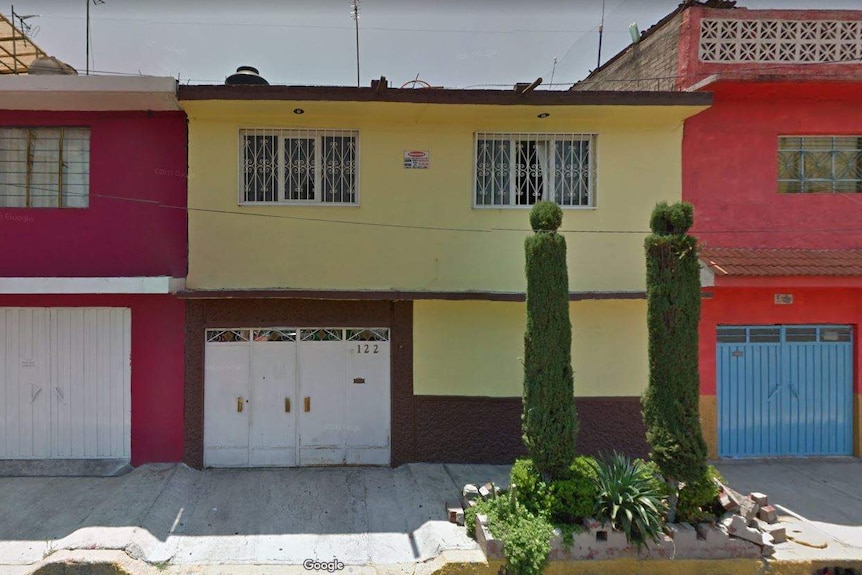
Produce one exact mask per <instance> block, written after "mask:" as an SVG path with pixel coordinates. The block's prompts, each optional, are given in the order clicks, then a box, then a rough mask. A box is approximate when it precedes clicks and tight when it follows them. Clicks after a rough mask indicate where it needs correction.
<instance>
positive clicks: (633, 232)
mask: <svg viewBox="0 0 862 575" xmlns="http://www.w3.org/2000/svg"><path fill="white" fill-rule="evenodd" d="M4 185H6V186H12V187H18V188H26V186H25V185H23V184H4ZM30 189H31V190H39V191H46V192H52V194H51V196H52V197H54V196H55V195H56V193H57V190H55V189H51V188H43V187H36V186H32V185H31V186H30ZM46 195H47V194H46ZM64 195H66V196H75V197H93V198H103V199H110V200H119V201H125V202H131V203H141V204H146V205H150V206H152V207H158V208H164V209H172V210H184V211H186V212H201V213H211V214H224V215H237V216H251V217H259V218H271V219H284V220H291V221H303V222H315V223H327V224H344V225H356V226H366V227H379V228H395V229H411V230H422V231H446V232H469V233H490V232H518V233H529V232H531V231H532V229H530V228H526V227H524V228H508V227H490V228H456V227H447V226H422V225H410V224H391V223H382V222H362V221H355V220H339V219H330V218H311V217H305V216H290V215H285V214H261V213H258V212H247V211H239V210H219V209H214V208H194V207H188V206H176V205H171V204H166V203H164V202H162V201H161V200H151V199H145V198H134V197H128V196H114V195H107V194H94V193H75V192H64ZM834 195H839V196H846V197H848V199H851V200H853V201H855V202H857V203H858V204H859V205H860V206H862V200H859V199H858V198H855V197H853V196H852V195H850V194H847V193H836V194H834ZM22 196H23V194H8V193H0V197H15V198H20V197H22ZM249 207H253V208H257V207H266V208H272V207H309V206H291V205H290V204H267V203H260V204H255V205H253V206H249ZM310 207H322V206H310ZM523 207H524V208H527V207H529V206H523ZM4 209H12V210H17V209H21V208H20V207H0V210H4ZM31 209H40V208H31ZM66 209H70V210H74V209H79V208H66ZM480 209H481V210H485V209H487V210H490V211H493V210H494V208H480ZM800 232H805V233H836V232H862V227H859V228H823V229H808V228H806V229H804V230H800V229H786V230H782V229H748V230H746V229H721V230H702V231H701V230H696V231H694V232H693V235H696V236H700V235H704V234H707V235H708V234H776V233H800ZM558 233H562V234H622V235H649V234H650V233H651V232H650V231H649V230H605V229H599V230H584V229H561V230H558Z"/></svg>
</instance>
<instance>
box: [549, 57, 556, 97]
mask: <svg viewBox="0 0 862 575" xmlns="http://www.w3.org/2000/svg"><path fill="white" fill-rule="evenodd" d="M556 71H557V57H556V56H554V67H553V68H551V81H550V82H548V86H553V85H554V74H555V73H556ZM551 90H553V88H551Z"/></svg>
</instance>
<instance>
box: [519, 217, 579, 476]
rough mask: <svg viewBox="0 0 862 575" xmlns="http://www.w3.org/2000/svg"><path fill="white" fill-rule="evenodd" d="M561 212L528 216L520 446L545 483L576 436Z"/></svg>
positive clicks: (559, 469)
mask: <svg viewBox="0 0 862 575" xmlns="http://www.w3.org/2000/svg"><path fill="white" fill-rule="evenodd" d="M562 221H563V211H562V210H561V209H560V207H559V206H558V205H557V204H555V203H553V202H538V203H536V205H534V206H533V209H532V210H531V211H530V225H531V226H532V228H533V231H534V233H533V235H531V236H529V237H528V238H527V239H526V240H525V242H524V250H525V252H526V259H527V268H526V271H527V330H526V334H525V335H524V412H523V416H522V423H523V430H524V444H525V445H526V446H527V449H528V450H529V452H530V457H531V458H532V460H533V463H534V464H535V466H536V469H537V470H538V471H539V472H540V473H541V474H542V476H543V477H545V479H548V480H550V479H557V478H562V477H565V475H566V473H567V472H568V469H569V466H570V465H571V463H572V461H573V460H574V457H575V440H576V436H577V432H578V425H577V415H576V413H575V398H574V376H573V373H572V351H571V348H572V324H571V321H570V320H569V274H568V270H567V266H566V240H565V238H564V237H563V236H561V235H560V234H558V233H557V229H559V227H560V224H561V223H562Z"/></svg>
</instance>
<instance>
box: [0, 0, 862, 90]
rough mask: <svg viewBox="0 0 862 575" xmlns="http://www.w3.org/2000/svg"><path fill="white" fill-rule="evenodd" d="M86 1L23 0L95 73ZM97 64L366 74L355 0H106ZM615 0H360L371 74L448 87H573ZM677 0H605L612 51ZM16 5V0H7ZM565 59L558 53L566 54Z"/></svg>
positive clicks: (281, 80)
mask: <svg viewBox="0 0 862 575" xmlns="http://www.w3.org/2000/svg"><path fill="white" fill-rule="evenodd" d="M87 1H88V0H17V1H16V2H15V4H14V9H15V13H16V14H21V15H31V14H33V15H38V17H36V18H30V19H28V20H27V23H28V24H29V25H30V26H31V35H32V36H33V39H34V41H35V42H36V43H37V44H38V45H39V46H40V47H41V48H42V49H43V50H45V51H46V52H48V54H50V55H52V56H56V57H57V58H59V59H61V60H63V61H64V62H67V63H68V64H71V65H72V66H73V67H75V68H77V69H78V70H79V72H81V73H83V72H84V70H85V60H86V58H85V54H86V44H85V36H86V32H85V30H86V17H85V14H86V2H87ZM100 1H103V3H102V4H98V5H94V4H92V3H91V6H90V27H91V64H90V69H91V73H92V72H96V73H124V74H146V75H157V76H173V77H175V78H176V77H178V78H179V79H180V81H181V82H182V83H192V84H220V83H222V82H224V79H225V78H226V77H227V76H228V75H230V74H231V73H233V72H234V70H236V68H237V66H242V65H250V66H255V67H256V68H258V69H259V70H260V73H261V75H262V76H263V77H265V78H266V79H267V80H268V81H269V82H270V83H271V84H293V85H342V86H351V85H352V86H355V85H356V33H355V28H354V22H353V19H352V17H351V11H352V0H234V1H233V2H228V1H225V0H95V2H100ZM602 3H603V0H520V1H516V0H359V56H360V58H359V62H360V84H361V85H362V86H368V85H370V82H371V80H372V79H376V78H379V77H380V76H386V77H387V79H388V80H389V84H390V85H392V86H395V87H399V86H402V85H405V83H406V86H407V87H410V86H413V85H415V84H411V83H410V82H411V81H413V80H415V79H416V78H418V79H419V80H423V81H424V82H427V83H429V84H431V85H433V86H445V87H449V88H479V87H483V88H484V87H487V88H507V87H511V86H513V85H514V84H515V83H516V82H531V81H533V80H535V79H536V78H537V77H541V78H543V81H544V83H543V85H542V87H541V89H565V88H567V87H568V86H570V85H571V84H573V83H574V82H576V81H578V80H581V79H583V78H584V77H586V75H587V74H589V72H590V70H592V69H593V68H595V67H596V63H597V57H598V28H599V24H600V23H601V19H602ZM678 4H679V0H604V21H605V23H604V37H603V41H602V61H603V62H604V61H606V60H608V59H609V58H610V57H612V56H613V55H614V54H616V53H617V52H619V51H620V50H622V49H623V48H625V47H626V46H627V45H628V44H630V43H631V37H630V34H629V25H630V24H631V23H632V22H635V23H637V25H638V27H639V29H640V30H641V31H643V30H646V29H647V28H649V27H650V26H651V25H652V24H654V23H655V22H657V21H658V20H659V19H661V18H662V17H663V16H664V15H666V14H667V13H668V12H670V11H672V10H673V9H674V8H676V6H677V5H678ZM737 6H744V7H747V8H797V9H798V8H813V7H815V6H816V7H817V8H823V9H826V8H838V9H841V8H844V9H854V8H855V9H862V0H740V1H739V2H737ZM0 11H2V12H3V13H4V14H6V15H8V14H9V11H10V7H9V6H7V7H5V8H0ZM555 59H556V61H557V63H556V65H555V64H554V60H555Z"/></svg>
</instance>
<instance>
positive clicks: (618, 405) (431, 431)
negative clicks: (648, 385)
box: [415, 395, 649, 463]
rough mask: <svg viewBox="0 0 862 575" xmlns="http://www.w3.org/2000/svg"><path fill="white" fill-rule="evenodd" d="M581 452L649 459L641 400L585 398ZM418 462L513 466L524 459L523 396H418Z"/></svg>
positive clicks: (581, 413) (581, 401)
mask: <svg viewBox="0 0 862 575" xmlns="http://www.w3.org/2000/svg"><path fill="white" fill-rule="evenodd" d="M575 403H576V405H577V409H578V417H579V420H580V432H579V434H578V445H577V447H578V452H579V453H582V454H585V455H599V454H601V453H603V452H608V453H609V452H611V451H614V450H616V451H620V452H623V453H626V454H628V455H632V456H636V457H646V456H647V454H648V453H649V447H648V445H647V443H646V430H645V428H644V424H643V418H642V417H641V405H640V398H638V397H580V398H576V400H575ZM415 406H416V453H415V460H416V461H428V462H445V463H512V461H514V460H515V458H516V457H519V456H521V455H525V454H526V451H525V449H524V444H523V443H522V441H521V398H520V397H512V398H490V397H455V396H433V395H417V396H416V401H415Z"/></svg>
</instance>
